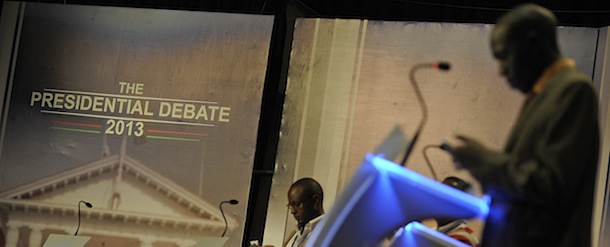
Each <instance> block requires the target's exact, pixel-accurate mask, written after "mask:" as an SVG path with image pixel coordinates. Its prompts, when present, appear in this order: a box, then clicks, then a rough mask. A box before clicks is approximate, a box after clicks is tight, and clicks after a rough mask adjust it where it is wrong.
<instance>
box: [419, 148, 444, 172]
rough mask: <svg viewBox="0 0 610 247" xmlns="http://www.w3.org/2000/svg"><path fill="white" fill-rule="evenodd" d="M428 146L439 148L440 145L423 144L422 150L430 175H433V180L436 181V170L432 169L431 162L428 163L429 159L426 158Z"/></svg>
mask: <svg viewBox="0 0 610 247" xmlns="http://www.w3.org/2000/svg"><path fill="white" fill-rule="evenodd" d="M428 148H439V149H440V148H441V146H439V145H434V144H430V145H427V146H425V147H424V149H423V150H422V153H423V154H424V159H425V160H426V164H427V165H428V168H429V169H430V172H432V177H434V180H436V181H438V176H436V172H435V171H434V168H433V167H432V164H431V163H430V160H429V159H428V155H426V150H428Z"/></svg>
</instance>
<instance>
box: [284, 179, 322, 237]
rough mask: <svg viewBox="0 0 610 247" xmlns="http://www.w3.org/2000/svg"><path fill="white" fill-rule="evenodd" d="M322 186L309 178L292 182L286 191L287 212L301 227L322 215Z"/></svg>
mask: <svg viewBox="0 0 610 247" xmlns="http://www.w3.org/2000/svg"><path fill="white" fill-rule="evenodd" d="M323 199H324V193H323V192H322V186H320V184H319V183H318V182H317V181H316V180H313V179H311V178H302V179H299V180H298V181H296V182H294V183H293V184H292V186H290V189H289V190H288V210H290V213H291V214H292V215H294V218H295V219H296V220H297V222H298V224H299V228H301V227H303V226H304V225H305V224H307V222H309V221H310V220H312V219H314V218H316V217H318V216H320V215H322V214H324V209H323V208H322V200H323Z"/></svg>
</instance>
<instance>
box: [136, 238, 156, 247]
mask: <svg viewBox="0 0 610 247" xmlns="http://www.w3.org/2000/svg"><path fill="white" fill-rule="evenodd" d="M139 240H140V247H152V246H153V243H155V241H156V239H155V238H154V237H149V236H145V237H140V238H139Z"/></svg>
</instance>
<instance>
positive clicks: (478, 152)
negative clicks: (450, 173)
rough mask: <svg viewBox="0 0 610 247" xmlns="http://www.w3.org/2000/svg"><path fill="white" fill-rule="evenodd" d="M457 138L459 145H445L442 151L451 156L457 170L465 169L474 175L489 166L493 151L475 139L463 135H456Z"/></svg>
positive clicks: (442, 146)
mask: <svg viewBox="0 0 610 247" xmlns="http://www.w3.org/2000/svg"><path fill="white" fill-rule="evenodd" d="M455 138H456V139H457V140H458V141H459V143H458V144H456V145H452V144H448V143H443V144H442V145H441V149H443V150H445V151H447V152H449V153H450V154H451V156H452V157H453V162H455V165H456V166H457V168H464V169H467V170H469V171H470V172H471V173H472V172H474V170H478V169H480V168H483V167H484V166H488V165H489V164H488V161H490V159H491V158H492V157H491V156H493V151H491V150H489V149H487V148H486V147H485V146H483V144H481V143H480V142H479V141H477V140H475V139H474V138H471V137H467V136H463V135H456V136H455Z"/></svg>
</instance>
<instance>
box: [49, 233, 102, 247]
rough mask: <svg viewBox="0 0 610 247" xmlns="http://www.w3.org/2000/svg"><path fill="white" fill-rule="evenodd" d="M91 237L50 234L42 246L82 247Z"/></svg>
mask: <svg viewBox="0 0 610 247" xmlns="http://www.w3.org/2000/svg"><path fill="white" fill-rule="evenodd" d="M90 239H91V237H89V236H74V235H64V234H53V233H52V234H50V235H49V237H48V238H47V241H45V242H44V244H43V245H42V247H83V246H85V244H86V243H87V242H89V240H90Z"/></svg>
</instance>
